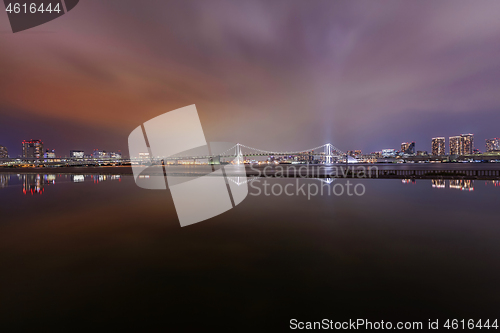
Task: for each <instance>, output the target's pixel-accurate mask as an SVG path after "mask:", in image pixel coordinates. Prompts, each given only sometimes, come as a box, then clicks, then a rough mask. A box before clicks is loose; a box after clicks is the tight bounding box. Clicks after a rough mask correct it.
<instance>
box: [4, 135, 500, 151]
mask: <svg viewBox="0 0 500 333" xmlns="http://www.w3.org/2000/svg"><path fill="white" fill-rule="evenodd" d="M0 149H1V148H0ZM495 150H500V139H499V138H494V139H488V140H486V151H495Z"/></svg>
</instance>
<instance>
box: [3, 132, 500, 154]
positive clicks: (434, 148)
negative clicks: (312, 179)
mask: <svg viewBox="0 0 500 333" xmlns="http://www.w3.org/2000/svg"><path fill="white" fill-rule="evenodd" d="M474 138H475V135H474V134H471V133H469V134H461V135H455V136H450V137H449V138H448V141H447V140H446V137H434V138H432V139H431V143H430V147H431V149H430V150H422V149H417V144H416V142H415V141H412V142H402V143H401V145H400V147H401V149H400V150H397V149H395V148H382V149H379V150H375V151H372V152H370V153H368V152H366V151H365V152H364V153H363V151H362V150H361V149H356V150H346V154H347V155H349V156H352V157H359V156H362V155H369V154H380V155H384V154H387V153H388V151H391V152H394V153H395V152H400V153H404V154H407V155H421V154H422V153H424V152H425V153H427V154H428V155H433V156H442V155H470V154H474V153H481V152H491V151H500V139H499V138H490V139H486V140H485V147H484V151H483V150H481V149H478V147H476V146H475V139H474ZM0 143H1V142H0ZM21 144H22V154H21V155H17V156H13V155H11V154H9V153H8V152H10V150H9V149H8V147H6V146H2V145H0V157H2V156H4V158H5V156H6V155H8V156H9V157H10V158H17V157H31V158H43V157H45V158H54V157H70V158H71V157H74V158H83V157H89V156H93V157H94V158H96V157H104V156H106V155H110V156H113V157H115V156H118V155H119V156H120V158H121V156H122V155H123V153H122V152H121V150H114V151H107V150H104V149H98V148H94V149H93V150H92V154H86V151H85V150H81V149H70V150H69V154H67V155H66V154H65V155H62V154H59V155H57V154H56V150H55V149H45V150H44V144H43V142H42V141H41V140H39V139H31V140H23V141H22V143H21ZM36 146H38V148H37V154H38V155H37V156H35V155H36V154H34V152H32V151H31V150H33V149H34V148H35V147H36ZM418 148H420V146H418ZM28 150H29V151H30V152H31V153H30V154H28V153H27V151H28ZM306 150H307V149H306ZM384 152H385V153H384ZM429 152H430V153H429ZM44 153H45V155H44ZM46 153H50V154H51V156H47V154H46ZM96 154H97V156H96ZM391 154H392V153H391ZM40 156H41V157H40ZM125 156H126V155H125Z"/></svg>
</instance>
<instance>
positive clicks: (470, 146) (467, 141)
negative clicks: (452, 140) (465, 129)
mask: <svg viewBox="0 0 500 333" xmlns="http://www.w3.org/2000/svg"><path fill="white" fill-rule="evenodd" d="M460 137H461V138H462V140H461V145H460V148H461V151H460V154H461V155H470V154H474V134H462V135H461V136H460Z"/></svg>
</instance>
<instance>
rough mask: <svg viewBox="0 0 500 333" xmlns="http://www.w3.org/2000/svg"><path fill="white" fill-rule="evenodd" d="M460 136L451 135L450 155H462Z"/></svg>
mask: <svg viewBox="0 0 500 333" xmlns="http://www.w3.org/2000/svg"><path fill="white" fill-rule="evenodd" d="M461 139H462V138H461V137H460V136H450V155H460V141H461Z"/></svg>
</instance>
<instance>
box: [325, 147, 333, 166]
mask: <svg viewBox="0 0 500 333" xmlns="http://www.w3.org/2000/svg"><path fill="white" fill-rule="evenodd" d="M332 155H333V148H332V145H331V144H330V143H327V144H326V145H325V163H326V164H332V161H333V156H332Z"/></svg>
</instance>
